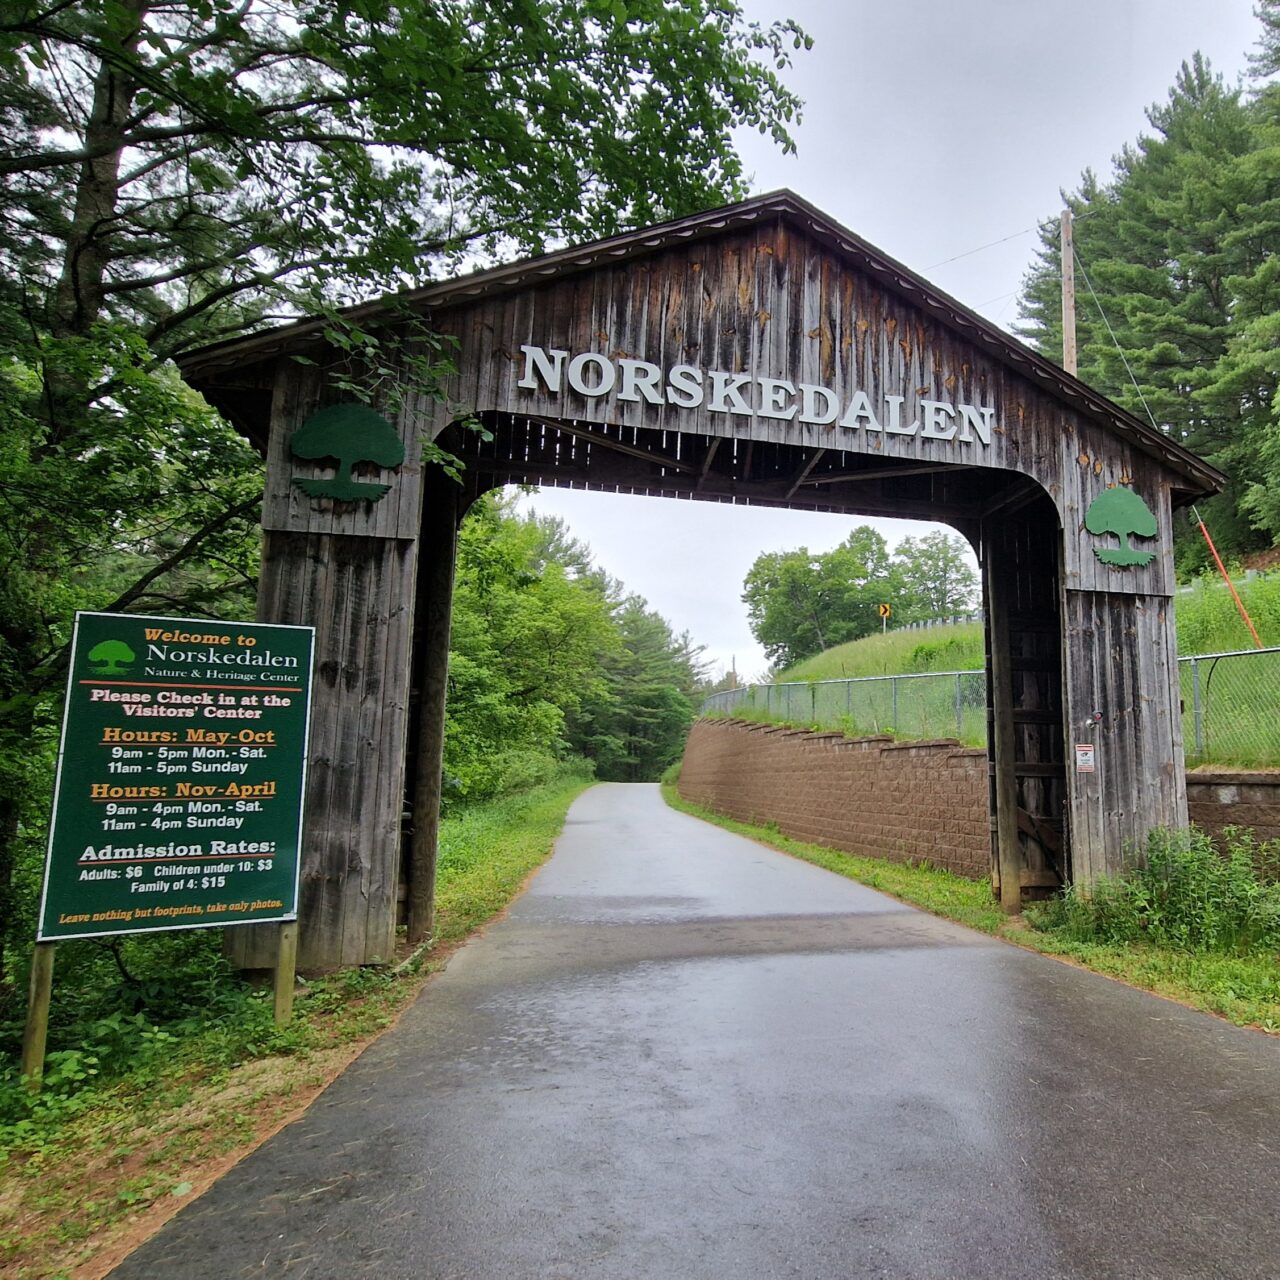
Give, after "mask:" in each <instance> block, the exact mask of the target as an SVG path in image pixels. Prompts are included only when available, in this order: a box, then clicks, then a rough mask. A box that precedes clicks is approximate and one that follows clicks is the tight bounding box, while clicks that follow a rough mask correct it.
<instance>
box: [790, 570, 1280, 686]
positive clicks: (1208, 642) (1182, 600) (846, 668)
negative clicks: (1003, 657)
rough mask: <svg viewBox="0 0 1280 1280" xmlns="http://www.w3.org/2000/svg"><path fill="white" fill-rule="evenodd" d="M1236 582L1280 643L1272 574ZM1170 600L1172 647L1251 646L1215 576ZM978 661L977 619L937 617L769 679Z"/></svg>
mask: <svg viewBox="0 0 1280 1280" xmlns="http://www.w3.org/2000/svg"><path fill="white" fill-rule="evenodd" d="M1236 585H1237V589H1238V590H1239V592H1240V598H1241V599H1242V600H1243V601H1244V605H1245V608H1246V609H1247V610H1248V611H1249V615H1250V617H1251V618H1252V619H1253V624H1254V626H1255V627H1257V629H1258V635H1259V637H1260V638H1261V640H1262V643H1263V644H1264V645H1266V646H1268V647H1270V646H1272V645H1280V575H1273V576H1269V577H1257V578H1249V579H1247V580H1245V581H1242V582H1239V583H1237V584H1236ZM1174 608H1175V610H1176V613H1177V622H1178V652H1179V653H1182V654H1193V653H1227V652H1231V651H1233V650H1237V649H1252V648H1253V637H1252V636H1250V634H1249V632H1248V629H1247V628H1246V627H1245V625H1244V622H1243V621H1242V620H1241V618H1240V615H1239V613H1238V612H1237V611H1236V606H1235V602H1234V601H1233V600H1232V599H1231V594H1230V592H1228V591H1227V589H1226V587H1225V586H1223V584H1222V583H1221V582H1219V581H1216V580H1211V579H1207V578H1202V579H1201V580H1200V581H1199V582H1197V583H1196V584H1195V585H1194V586H1193V587H1192V588H1191V590H1190V591H1182V592H1179V593H1178V595H1177V597H1176V599H1175V602H1174ZM982 665H983V663H982V624H981V623H977V622H964V623H958V624H955V625H952V624H946V623H944V624H942V625H939V626H936V627H923V628H921V629H920V630H918V631H890V632H888V633H886V634H884V635H871V636H864V637H863V639H861V640H851V641H850V642H849V643H848V644H841V645H836V647H835V648H834V649H828V650H827V651H826V652H825V653H819V654H816V655H815V656H814V657H812V658H806V659H805V661H804V662H799V663H797V664H796V665H795V666H794V667H790V668H789V669H788V670H786V671H784V672H782V673H780V674H779V675H778V676H777V677H776V679H777V681H778V682H779V683H782V682H784V681H788V680H845V679H851V678H853V677H856V676H893V675H906V674H910V673H913V672H922V671H977V670H980V669H981V668H982Z"/></svg>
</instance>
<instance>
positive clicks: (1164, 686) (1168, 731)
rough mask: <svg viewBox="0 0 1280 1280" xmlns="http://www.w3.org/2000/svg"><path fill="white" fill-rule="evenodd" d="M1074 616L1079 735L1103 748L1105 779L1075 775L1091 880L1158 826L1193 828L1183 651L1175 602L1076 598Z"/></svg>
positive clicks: (1072, 706)
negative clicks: (1182, 700) (1182, 703)
mask: <svg viewBox="0 0 1280 1280" xmlns="http://www.w3.org/2000/svg"><path fill="white" fill-rule="evenodd" d="M1065 613H1066V643H1067V653H1068V660H1067V668H1066V681H1067V719H1068V725H1069V733H1070V736H1071V739H1072V745H1073V748H1074V744H1075V743H1088V742H1092V743H1094V744H1095V746H1096V748H1097V751H1096V756H1097V761H1096V770H1097V771H1096V772H1094V773H1077V772H1076V771H1075V766H1074V760H1072V761H1069V762H1068V772H1067V783H1068V788H1069V791H1070V810H1071V846H1072V861H1073V864H1074V872H1075V876H1076V877H1077V878H1080V879H1084V880H1086V881H1088V880H1092V879H1094V878H1095V877H1097V876H1099V875H1102V874H1113V873H1115V872H1116V871H1118V870H1119V869H1120V868H1121V867H1122V866H1123V863H1124V858H1125V855H1126V854H1127V853H1129V852H1131V851H1133V850H1135V849H1138V848H1140V847H1141V845H1142V843H1143V842H1144V840H1145V838H1146V834H1147V832H1148V831H1149V830H1150V829H1151V828H1152V827H1153V826H1158V825H1165V826H1183V825H1185V824H1186V821H1187V790H1186V779H1185V775H1184V765H1183V755H1182V716H1181V714H1180V712H1179V704H1178V670H1177V646H1176V644H1175V641H1174V629H1173V602H1172V601H1171V600H1170V599H1168V598H1167V597H1165V596H1136V595H1121V594H1119V593H1116V592H1100V591H1099V592H1092V591H1068V592H1067V593H1066V601H1065ZM1095 714H1097V715H1098V716H1100V717H1101V718H1100V719H1098V720H1096V721H1095V720H1094V716H1095ZM1073 755H1074V750H1073Z"/></svg>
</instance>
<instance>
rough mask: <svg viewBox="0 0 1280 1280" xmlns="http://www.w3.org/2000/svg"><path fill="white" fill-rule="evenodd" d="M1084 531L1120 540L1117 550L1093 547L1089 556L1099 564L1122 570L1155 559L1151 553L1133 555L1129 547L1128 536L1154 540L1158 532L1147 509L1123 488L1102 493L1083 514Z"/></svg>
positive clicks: (1135, 552)
mask: <svg viewBox="0 0 1280 1280" xmlns="http://www.w3.org/2000/svg"><path fill="white" fill-rule="evenodd" d="M1084 527H1085V528H1086V529H1088V530H1089V532H1090V533H1093V534H1104V533H1114V534H1115V535H1116V537H1117V538H1119V539H1120V546H1119V547H1118V548H1116V547H1094V549H1093V554H1094V555H1095V556H1097V557H1098V559H1099V560H1101V561H1102V563H1103V564H1113V565H1117V566H1120V567H1122V568H1123V567H1125V566H1127V565H1133V564H1136V565H1144V564H1150V563H1151V561H1152V560H1154V559H1155V554H1156V553H1155V552H1154V551H1137V550H1135V549H1134V548H1133V547H1131V546H1130V545H1129V537H1130V535H1134V536H1137V537H1139V538H1154V537H1155V536H1156V533H1157V532H1158V531H1159V526H1158V525H1157V524H1156V518H1155V516H1154V515H1152V514H1151V508H1150V507H1148V506H1147V504H1146V503H1145V502H1143V500H1142V499H1141V498H1140V497H1139V496H1138V495H1137V494H1136V493H1134V491H1133V490H1132V489H1126V488H1125V487H1124V486H1123V485H1117V486H1116V487H1115V488H1114V489H1104V490H1103V491H1102V492H1101V493H1100V494H1098V496H1097V497H1096V498H1094V500H1093V502H1092V503H1090V504H1089V510H1088V511H1086V512H1085V513H1084Z"/></svg>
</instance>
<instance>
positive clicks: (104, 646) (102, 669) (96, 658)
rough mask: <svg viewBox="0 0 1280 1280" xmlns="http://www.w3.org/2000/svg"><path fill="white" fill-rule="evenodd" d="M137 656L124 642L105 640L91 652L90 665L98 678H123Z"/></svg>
mask: <svg viewBox="0 0 1280 1280" xmlns="http://www.w3.org/2000/svg"><path fill="white" fill-rule="evenodd" d="M137 656H138V655H137V654H135V653H134V651H133V650H132V649H130V648H129V646H128V645H127V644H125V642H124V641H123V640H103V641H102V642H101V643H100V644H95V645H94V646H93V648H92V649H90V650H89V665H90V667H91V668H92V669H93V674H94V675H96V676H123V675H128V673H129V668H130V667H131V666H132V665H133V664H134V662H136V661H137Z"/></svg>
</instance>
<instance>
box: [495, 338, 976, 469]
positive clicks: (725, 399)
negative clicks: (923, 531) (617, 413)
mask: <svg viewBox="0 0 1280 1280" xmlns="http://www.w3.org/2000/svg"><path fill="white" fill-rule="evenodd" d="M520 351H521V354H522V355H523V356H524V367H523V371H522V374H521V377H520V380H519V381H518V382H517V383H516V386H517V387H519V388H521V389H522V390H525V391H543V392H545V393H549V394H552V395H557V394H560V393H561V391H562V390H564V389H565V388H567V389H568V390H569V391H573V392H576V393H577V394H578V395H580V396H583V397H585V398H587V399H596V398H599V397H601V396H608V395H612V396H614V397H615V399H617V400H619V401H630V402H632V403H636V404H638V403H640V402H642V401H643V402H645V403H648V404H654V405H662V404H669V405H674V406H675V407H677V408H680V409H698V408H702V409H705V411H706V412H707V413H724V414H733V415H737V416H739V417H754V418H772V419H775V420H777V421H779V422H800V423H805V424H808V425H811V426H818V427H841V428H843V429H845V430H846V431H867V432H873V433H876V434H884V435H893V436H915V435H918V436H920V437H921V438H922V439H926V440H954V441H956V442H958V443H960V444H967V445H977V446H979V447H982V448H985V447H986V446H988V445H990V443H991V433H992V431H993V430H994V429H995V409H994V408H992V407H991V406H989V405H974V404H966V403H964V402H956V401H948V400H929V399H921V400H919V401H918V402H917V404H918V416H917V417H912V418H910V419H908V418H906V417H905V416H904V414H903V411H902V407H903V404H904V403H905V401H906V396H904V395H888V394H886V395H883V396H881V397H879V402H878V403H874V402H873V401H872V399H871V397H870V396H869V395H868V394H867V393H866V392H865V391H863V390H861V389H855V390H854V391H852V392H851V393H850V394H849V395H848V396H847V398H844V399H842V398H841V397H840V396H838V395H837V394H836V393H835V391H834V390H832V388H830V387H825V386H822V385H820V384H818V383H812V382H794V381H791V380H790V379H787V378H767V377H756V376H754V375H752V374H748V373H731V372H730V371H728V370H726V369H700V368H699V367H698V366H697V365H691V364H674V365H672V366H671V367H670V368H669V369H667V370H666V372H665V373H664V372H663V370H662V369H661V368H659V367H658V365H656V364H652V363H650V362H649V361H648V360H633V359H630V358H626V357H620V358H616V359H614V358H611V357H609V356H606V355H602V354H601V353H600V352H598V351H583V352H579V353H577V354H573V353H571V352H569V351H562V350H560V349H558V348H555V347H550V348H547V347H540V346H534V345H531V344H528V343H525V344H523V345H522V346H521V348H520Z"/></svg>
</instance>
